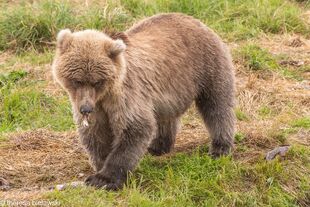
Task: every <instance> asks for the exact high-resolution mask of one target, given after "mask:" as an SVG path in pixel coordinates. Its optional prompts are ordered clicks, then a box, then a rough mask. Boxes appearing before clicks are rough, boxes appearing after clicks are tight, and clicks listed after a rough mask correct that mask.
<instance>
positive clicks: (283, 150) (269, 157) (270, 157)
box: [266, 146, 290, 160]
mask: <svg viewBox="0 0 310 207" xmlns="http://www.w3.org/2000/svg"><path fill="white" fill-rule="evenodd" d="M289 148H290V146H281V147H276V148H274V149H273V150H271V151H269V152H267V155H266V160H273V159H274V158H275V157H276V156H277V155H280V156H281V157H283V156H285V154H286V153H287V151H288V150H289Z"/></svg>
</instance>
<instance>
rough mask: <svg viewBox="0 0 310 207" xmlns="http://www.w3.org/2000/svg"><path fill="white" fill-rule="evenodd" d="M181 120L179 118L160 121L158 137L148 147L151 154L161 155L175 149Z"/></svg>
mask: <svg viewBox="0 0 310 207" xmlns="http://www.w3.org/2000/svg"><path fill="white" fill-rule="evenodd" d="M179 122H180V120H179V118H177V119H170V120H165V121H158V124H157V125H158V126H157V135H156V138H155V139H154V140H153V141H152V142H151V144H150V146H149V148H148V152H149V153H150V154H151V155H155V156H160V155H163V154H166V153H169V152H170V151H171V150H172V149H173V147H174V143H175V137H176V134H177V131H178V128H179Z"/></svg>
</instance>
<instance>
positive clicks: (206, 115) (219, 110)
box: [196, 86, 235, 157]
mask: <svg viewBox="0 0 310 207" xmlns="http://www.w3.org/2000/svg"><path fill="white" fill-rule="evenodd" d="M219 88H220V87H219ZM196 106H197V108H198V110H199V112H200V114H201V116H202V118H203V119H204V122H205V124H206V126H207V128H208V131H209V133H210V136H211V140H212V141H211V149H210V154H211V155H212V156H213V157H219V156H221V155H227V154H229V153H230V151H231V149H232V147H233V142H234V132H235V114H234V110H233V106H234V95H233V86H231V87H230V88H226V87H225V89H224V90H221V91H216V90H209V91H207V90H204V91H203V92H202V93H201V94H200V95H199V96H198V98H197V99H196Z"/></svg>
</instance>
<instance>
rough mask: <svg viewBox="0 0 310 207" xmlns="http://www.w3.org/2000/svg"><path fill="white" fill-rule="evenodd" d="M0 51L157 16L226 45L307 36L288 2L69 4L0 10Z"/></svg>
mask: <svg viewBox="0 0 310 207" xmlns="http://www.w3.org/2000/svg"><path fill="white" fill-rule="evenodd" d="M0 8H1V12H0V49H2V50H4V49H11V50H14V51H16V52H20V51H24V50H27V49H29V48H35V49H39V50H41V49H42V47H43V46H48V45H50V44H51V43H52V42H53V41H54V40H55V36H56V34H57V32H58V31H59V30H60V29H63V28H71V29H73V30H79V29H85V28H95V29H99V30H104V29H105V30H123V29H125V28H127V27H128V26H129V25H131V24H132V23H133V22H134V21H135V20H137V19H141V18H143V17H145V16H150V15H153V14H157V13H161V12H182V13H185V14H189V15H192V16H195V17H196V18H198V19H200V20H201V21H203V22H205V23H206V24H207V25H209V26H210V27H211V28H213V29H214V30H216V31H217V32H219V33H220V34H221V35H222V36H224V37H225V38H227V39H229V40H242V39H247V38H251V37H256V36H257V35H259V34H261V33H274V34H277V33H286V32H295V33H300V34H304V35H306V36H307V35H309V32H310V27H309V25H308V24H306V23H305V22H304V21H303V20H302V18H301V14H302V13H303V11H304V10H305V9H303V8H302V7H301V6H298V5H297V4H295V3H293V2H290V1H287V0H259V1H252V0H210V1H202V0H193V1H188V0H154V1H145V0H119V1H111V0H108V1H107V4H103V3H101V4H100V3H93V4H90V6H89V7H86V6H85V5H84V1H81V3H80V4H75V3H70V1H57V0H54V1H53V0H43V1H35V2H34V3H29V2H28V3H27V2H24V3H20V4H18V5H14V6H10V5H8V4H5V3H3V4H2V6H0Z"/></svg>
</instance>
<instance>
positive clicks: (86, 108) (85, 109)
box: [80, 104, 94, 115]
mask: <svg viewBox="0 0 310 207" xmlns="http://www.w3.org/2000/svg"><path fill="white" fill-rule="evenodd" d="M93 111H94V109H93V107H92V106H90V105H86V104H85V105H82V106H81V107H80V113H81V114H83V115H88V114H90V113H92V112H93Z"/></svg>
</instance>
